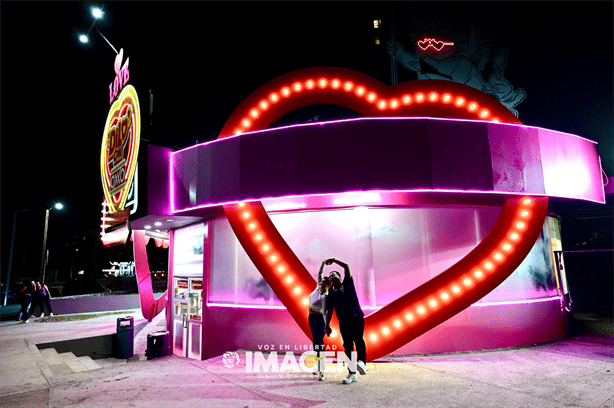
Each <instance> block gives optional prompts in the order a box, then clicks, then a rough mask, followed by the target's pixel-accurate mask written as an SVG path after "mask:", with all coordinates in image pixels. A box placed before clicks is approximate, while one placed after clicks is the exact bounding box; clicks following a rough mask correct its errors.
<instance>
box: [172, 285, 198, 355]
mask: <svg viewBox="0 0 614 408" xmlns="http://www.w3.org/2000/svg"><path fill="white" fill-rule="evenodd" d="M202 314H203V280H202V278H190V277H180V276H178V277H175V278H174V280H173V354H175V355H178V356H181V357H189V358H194V359H197V360H200V359H201V356H202V347H201V346H202V341H201V339H202Z"/></svg>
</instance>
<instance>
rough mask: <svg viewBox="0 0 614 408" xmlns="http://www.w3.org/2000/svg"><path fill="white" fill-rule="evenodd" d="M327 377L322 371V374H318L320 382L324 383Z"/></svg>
mask: <svg viewBox="0 0 614 408" xmlns="http://www.w3.org/2000/svg"><path fill="white" fill-rule="evenodd" d="M325 378H326V377H325V376H324V373H323V372H321V371H320V373H319V374H318V381H324V379H325Z"/></svg>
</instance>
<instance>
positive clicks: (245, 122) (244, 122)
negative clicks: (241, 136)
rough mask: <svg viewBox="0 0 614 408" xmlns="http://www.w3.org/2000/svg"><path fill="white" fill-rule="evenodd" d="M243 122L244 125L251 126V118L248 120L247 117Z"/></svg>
mask: <svg viewBox="0 0 614 408" xmlns="http://www.w3.org/2000/svg"><path fill="white" fill-rule="evenodd" d="M242 123H243V126H245V127H248V126H249V120H247V119H244V120H243V122H242Z"/></svg>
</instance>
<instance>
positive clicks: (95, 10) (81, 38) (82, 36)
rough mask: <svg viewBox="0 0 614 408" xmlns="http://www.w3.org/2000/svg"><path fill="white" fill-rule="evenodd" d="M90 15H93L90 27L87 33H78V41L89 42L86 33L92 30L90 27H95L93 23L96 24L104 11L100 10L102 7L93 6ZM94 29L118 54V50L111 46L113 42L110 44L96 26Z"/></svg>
mask: <svg viewBox="0 0 614 408" xmlns="http://www.w3.org/2000/svg"><path fill="white" fill-rule="evenodd" d="M103 8H104V6H103ZM92 15H93V16H94V22H93V23H92V25H91V26H90V29H89V30H87V34H80V35H79V41H81V42H82V43H87V42H89V38H88V35H89V34H90V31H92V28H96V27H94V24H96V21H98V19H99V18H102V16H103V15H104V12H103V11H102V9H99V8H97V7H94V8H92ZM96 31H98V34H100V36H101V37H102V38H103V39H104V40H105V41H106V42H107V44H109V45H110V46H111V48H113V51H115V54H118V52H117V50H116V49H115V47H114V46H113V44H111V42H110V41H109V40H107V37H105V36H104V35H102V33H101V32H100V30H98V29H97V28H96Z"/></svg>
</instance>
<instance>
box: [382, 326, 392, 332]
mask: <svg viewBox="0 0 614 408" xmlns="http://www.w3.org/2000/svg"><path fill="white" fill-rule="evenodd" d="M382 333H384V334H388V333H390V330H389V329H388V327H384V328H383V329H382Z"/></svg>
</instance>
